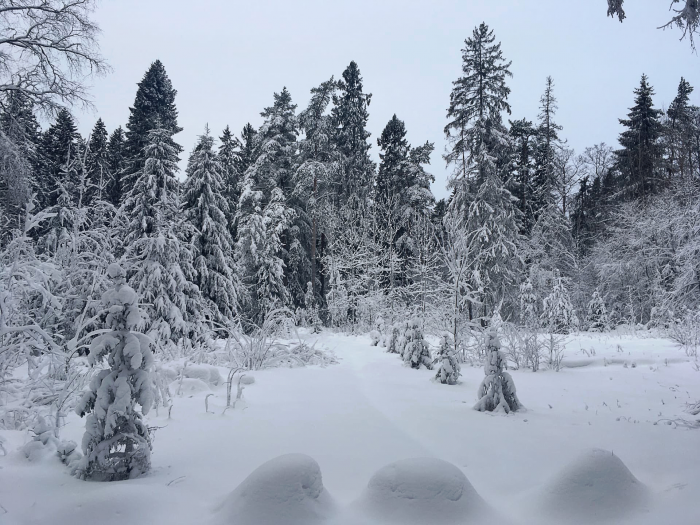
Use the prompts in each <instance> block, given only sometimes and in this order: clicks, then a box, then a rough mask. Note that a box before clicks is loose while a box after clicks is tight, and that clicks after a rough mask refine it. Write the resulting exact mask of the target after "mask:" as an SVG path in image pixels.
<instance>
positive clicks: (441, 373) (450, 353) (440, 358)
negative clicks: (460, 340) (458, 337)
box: [435, 333, 461, 385]
mask: <svg viewBox="0 0 700 525" xmlns="http://www.w3.org/2000/svg"><path fill="white" fill-rule="evenodd" d="M436 361H437V363H438V369H437V374H435V379H437V380H438V381H440V382H441V383H442V384H443V385H454V384H456V383H457V381H459V376H460V375H461V373H460V370H461V369H460V366H459V363H458V362H457V358H456V357H455V347H454V341H453V340H452V335H451V334H449V333H445V334H443V336H442V337H441V338H440V346H439V347H438V351H437V359H436Z"/></svg>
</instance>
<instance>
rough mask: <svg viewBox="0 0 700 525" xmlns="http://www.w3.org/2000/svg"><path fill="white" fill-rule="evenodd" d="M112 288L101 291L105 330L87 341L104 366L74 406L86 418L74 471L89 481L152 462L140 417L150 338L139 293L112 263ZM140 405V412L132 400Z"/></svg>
mask: <svg viewBox="0 0 700 525" xmlns="http://www.w3.org/2000/svg"><path fill="white" fill-rule="evenodd" d="M107 275H108V276H109V278H110V279H111V280H112V282H113V288H112V289H110V290H108V291H107V292H105V294H104V295H103V296H102V304H103V306H104V310H105V312H106V316H105V319H104V332H103V333H102V334H100V335H99V336H97V337H96V338H95V339H94V340H93V342H92V344H91V345H90V353H89V354H88V362H89V363H90V365H91V366H97V365H99V364H100V363H102V362H103V361H104V360H106V362H107V365H108V366H109V368H106V369H103V370H101V371H100V372H98V373H97V374H96V375H95V376H94V377H93V378H92V380H91V381H90V387H89V390H88V391H86V392H85V394H84V395H83V398H82V400H81V401H80V403H79V404H78V406H77V407H76V409H75V411H76V413H77V414H78V415H79V416H80V417H83V416H85V415H87V419H86V421H85V434H84V436H83V442H82V449H83V453H84V454H85V456H84V457H83V460H82V464H81V465H80V467H79V468H78V469H77V473H78V475H79V476H80V477H81V478H83V479H87V480H93V481H118V480H124V479H130V478H134V477H137V476H139V475H142V474H145V473H146V472H148V470H149V469H150V467H151V438H150V436H149V434H148V428H147V426H146V424H145V423H144V421H143V416H144V415H146V414H147V413H148V411H149V410H150V408H151V406H152V405H153V399H154V389H153V379H152V377H151V368H152V366H153V353H152V351H151V345H152V341H151V339H150V338H148V337H147V336H146V335H145V334H143V333H142V332H141V327H142V326H143V314H142V312H141V310H140V308H139V305H138V302H139V301H138V295H137V294H136V292H135V291H134V290H133V289H132V288H131V287H130V286H128V285H127V284H126V273H125V272H124V270H123V269H122V268H121V267H120V266H119V265H117V264H111V265H110V266H109V268H108V269H107ZM137 404H138V405H140V406H141V411H140V412H139V411H138V410H137V408H136V405H137Z"/></svg>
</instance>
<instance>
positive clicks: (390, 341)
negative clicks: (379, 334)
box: [386, 324, 401, 354]
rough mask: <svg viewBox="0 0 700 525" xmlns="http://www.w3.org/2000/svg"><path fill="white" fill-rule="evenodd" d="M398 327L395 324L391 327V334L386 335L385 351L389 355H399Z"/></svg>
mask: <svg viewBox="0 0 700 525" xmlns="http://www.w3.org/2000/svg"><path fill="white" fill-rule="evenodd" d="M399 337H400V336H399V325H398V324H395V325H393V326H392V327H391V332H389V335H387V339H386V351H387V352H388V353H390V354H401V351H400V349H399Z"/></svg>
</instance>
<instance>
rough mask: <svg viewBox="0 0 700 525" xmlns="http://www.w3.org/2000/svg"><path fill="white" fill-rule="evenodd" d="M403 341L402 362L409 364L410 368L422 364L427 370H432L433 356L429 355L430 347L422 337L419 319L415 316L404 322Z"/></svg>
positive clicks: (419, 366) (418, 366)
mask: <svg viewBox="0 0 700 525" xmlns="http://www.w3.org/2000/svg"><path fill="white" fill-rule="evenodd" d="M404 341H405V345H404V349H403V360H404V362H405V363H407V364H409V365H411V368H421V367H422V366H424V367H425V368H427V369H428V370H432V369H433V358H432V356H431V355H430V348H429V347H428V343H427V342H426V341H425V339H424V338H423V330H421V327H420V321H419V320H418V319H416V318H415V317H414V318H413V319H411V320H410V321H409V322H408V323H407V324H406V331H405V332H404Z"/></svg>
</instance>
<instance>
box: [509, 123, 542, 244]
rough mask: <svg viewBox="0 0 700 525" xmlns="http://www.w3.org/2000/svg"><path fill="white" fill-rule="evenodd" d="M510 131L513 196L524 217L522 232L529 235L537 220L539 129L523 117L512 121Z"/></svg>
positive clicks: (521, 224) (521, 226) (521, 225)
mask: <svg viewBox="0 0 700 525" xmlns="http://www.w3.org/2000/svg"><path fill="white" fill-rule="evenodd" d="M509 133H510V136H511V138H512V139H513V141H514V144H513V150H514V157H513V175H514V176H513V179H514V180H513V182H514V184H513V196H514V197H515V198H516V199H517V203H518V209H519V210H520V213H521V217H522V221H521V223H520V233H521V234H522V235H529V234H530V231H531V230H532V227H533V226H534V225H535V222H536V221H537V217H536V214H535V209H536V204H537V203H536V200H535V199H536V191H535V180H534V170H535V152H536V148H537V141H536V138H537V130H536V129H535V127H534V126H533V125H532V122H530V121H529V120H526V119H521V120H516V121H511V122H510V132H509Z"/></svg>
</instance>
